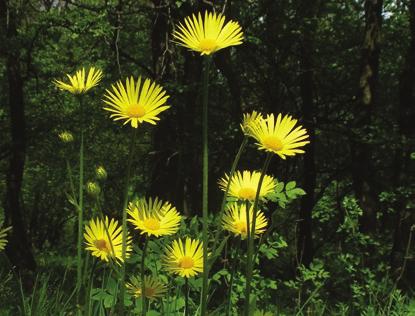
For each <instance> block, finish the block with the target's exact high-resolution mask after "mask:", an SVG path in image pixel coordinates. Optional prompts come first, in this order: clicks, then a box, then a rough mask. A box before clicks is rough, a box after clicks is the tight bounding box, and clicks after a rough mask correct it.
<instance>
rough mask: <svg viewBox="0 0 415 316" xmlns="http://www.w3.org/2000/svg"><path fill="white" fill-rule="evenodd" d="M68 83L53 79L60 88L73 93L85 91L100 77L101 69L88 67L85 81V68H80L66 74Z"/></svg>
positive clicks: (93, 85) (95, 83) (96, 82)
mask: <svg viewBox="0 0 415 316" xmlns="http://www.w3.org/2000/svg"><path fill="white" fill-rule="evenodd" d="M67 76H68V78H69V83H65V82H63V81H60V80H54V81H53V83H54V84H55V85H56V86H57V87H58V88H59V89H61V90H67V91H69V92H70V93H73V94H82V93H86V92H87V91H88V90H89V89H91V88H93V87H95V86H96V85H97V84H98V83H99V82H100V81H101V79H102V71H101V70H99V69H95V67H91V68H89V71H88V76H87V77H86V81H85V68H82V69H80V70H78V71H77V72H76V74H75V75H73V76H71V75H69V74H67Z"/></svg>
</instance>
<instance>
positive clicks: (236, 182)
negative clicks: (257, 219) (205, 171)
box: [219, 170, 276, 201]
mask: <svg viewBox="0 0 415 316" xmlns="http://www.w3.org/2000/svg"><path fill="white" fill-rule="evenodd" d="M260 177H261V172H258V171H253V172H251V171H248V170H245V171H243V172H242V173H241V172H240V171H236V172H235V174H234V175H233V177H232V180H231V184H230V186H229V191H228V194H229V195H230V196H232V197H235V198H237V199H240V200H249V201H253V200H255V195H256V191H257V188H258V183H259V178H260ZM228 182H229V176H228V175H227V174H225V177H224V178H222V179H220V180H219V187H220V188H221V189H222V191H226V187H227V186H228ZM275 185H276V184H275V179H274V178H273V177H271V176H268V175H265V176H264V180H263V182H262V186H261V190H260V191H259V198H260V199H262V198H265V197H266V196H267V195H268V194H269V193H271V192H272V191H273V190H274V188H275Z"/></svg>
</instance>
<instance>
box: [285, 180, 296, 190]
mask: <svg viewBox="0 0 415 316" xmlns="http://www.w3.org/2000/svg"><path fill="white" fill-rule="evenodd" d="M296 185H297V183H296V182H295V181H290V182H288V183H287V185H286V186H285V190H286V191H290V190H292V189H294V188H295V186H296Z"/></svg>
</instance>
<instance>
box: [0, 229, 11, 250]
mask: <svg viewBox="0 0 415 316" xmlns="http://www.w3.org/2000/svg"><path fill="white" fill-rule="evenodd" d="M10 229H12V228H11V227H6V228H4V229H0V251H2V250H3V249H4V248H5V247H6V245H7V239H6V236H7V232H8V231H9V230H10Z"/></svg>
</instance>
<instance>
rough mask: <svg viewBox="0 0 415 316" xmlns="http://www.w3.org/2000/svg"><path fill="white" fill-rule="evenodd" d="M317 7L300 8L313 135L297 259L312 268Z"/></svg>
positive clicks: (306, 109)
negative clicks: (314, 63)
mask: <svg viewBox="0 0 415 316" xmlns="http://www.w3.org/2000/svg"><path fill="white" fill-rule="evenodd" d="M318 7H319V1H318V0H314V1H310V0H304V1H303V2H302V3H301V7H300V15H301V16H302V17H303V21H304V24H303V25H302V27H301V44H300V45H301V47H300V67H301V69H300V72H301V73H300V78H299V79H300V92H301V100H302V113H303V117H304V127H305V128H306V129H307V131H308V134H309V136H310V144H309V145H307V147H306V149H305V154H304V183H303V188H304V190H305V191H306V192H307V194H306V195H305V196H304V197H303V198H302V199H301V209H300V215H299V222H298V238H297V258H298V261H299V263H300V264H304V265H309V264H310V263H311V261H312V260H313V237H312V211H313V207H314V191H315V188H316V167H315V147H314V146H315V127H314V106H315V102H314V96H315V91H314V79H313V76H314V71H313V67H314V65H313V54H314V33H315V31H316V20H317V10H318Z"/></svg>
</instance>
